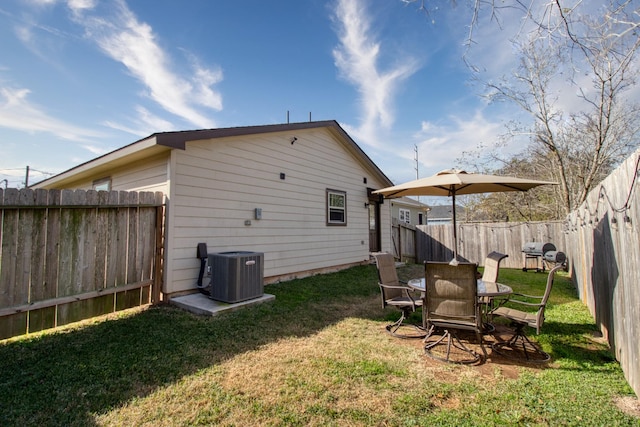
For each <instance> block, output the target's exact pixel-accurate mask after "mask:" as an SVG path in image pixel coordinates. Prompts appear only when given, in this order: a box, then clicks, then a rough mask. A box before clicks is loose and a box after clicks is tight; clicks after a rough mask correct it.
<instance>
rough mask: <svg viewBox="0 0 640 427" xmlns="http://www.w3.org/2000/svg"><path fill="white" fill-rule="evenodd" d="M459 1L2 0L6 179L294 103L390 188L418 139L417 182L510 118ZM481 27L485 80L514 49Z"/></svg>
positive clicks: (35, 175) (404, 176)
mask: <svg viewBox="0 0 640 427" xmlns="http://www.w3.org/2000/svg"><path fill="white" fill-rule="evenodd" d="M458 3H460V5H458V7H455V8H453V7H451V6H450V2H449V1H442V2H440V8H439V10H438V11H436V12H434V13H431V14H430V15H429V16H427V15H425V14H424V13H421V12H419V11H418V6H419V5H418V4H416V3H412V4H405V3H403V2H402V1H401V0H329V1H327V0H305V1H300V0H278V1H265V0H245V1H222V0H219V1H211V0H188V1H175V0H135V1H134V0H3V1H2V2H1V3H0V146H1V147H2V150H1V153H2V155H1V156H0V180H3V179H7V181H8V185H9V186H10V187H23V186H24V180H25V171H26V166H27V165H28V166H29V167H30V178H29V179H30V183H31V184H32V183H34V182H36V181H38V180H40V179H42V178H44V177H46V176H48V174H51V173H58V172H61V171H63V170H66V169H68V168H70V167H73V166H75V165H77V164H79V163H81V162H84V161H87V160H89V159H92V158H94V157H97V156H99V155H101V154H104V153H106V152H109V151H111V150H114V149H116V148H119V147H122V146H124V145H127V144H129V143H131V142H134V141H136V140H138V139H140V138H143V137H146V136H148V135H150V134H152V133H155V132H162V131H172V130H191V129H201V128H211V127H232V126H248V125H262V124H273V123H284V122H286V120H287V112H288V115H289V120H290V121H291V122H300V121H307V120H309V115H311V118H312V120H337V121H338V122H339V123H340V124H341V125H342V126H343V127H344V128H345V130H346V131H347V132H348V133H349V134H350V135H351V136H352V138H353V139H354V140H355V141H356V142H357V143H358V144H359V145H360V147H361V148H362V149H363V150H364V151H365V152H366V153H367V154H368V155H369V156H370V157H371V158H372V160H373V161H374V162H375V163H376V164H377V165H378V166H379V167H380V168H381V169H382V171H383V172H384V173H385V174H386V175H387V176H388V177H389V178H391V179H392V180H393V181H394V182H395V183H401V182H404V181H408V180H412V179H415V177H416V171H415V161H414V156H415V153H414V146H417V147H418V153H419V156H418V160H419V174H420V177H423V176H427V175H431V174H433V173H435V172H437V171H439V170H441V169H446V168H450V167H453V166H456V163H455V161H456V159H457V158H459V157H460V155H461V154H462V152H463V151H464V150H468V149H473V148H474V147H476V146H477V145H478V144H479V143H485V144H490V143H492V142H494V141H495V140H496V138H497V135H499V134H500V133H502V132H504V128H503V125H504V123H505V122H506V121H508V120H509V119H511V118H512V116H511V115H510V114H511V113H510V112H509V109H508V108H504V107H501V106H488V105H486V104H485V103H484V101H483V100H482V99H481V98H480V97H479V96H478V94H479V93H480V89H479V88H478V87H475V86H474V85H473V84H471V82H470V77H471V75H470V73H469V70H468V69H467V68H466V66H465V65H464V62H463V60H462V55H463V54H464V52H465V47H464V41H465V38H466V37H467V32H468V24H469V22H470V21H469V20H470V18H469V16H470V15H469V13H470V11H469V10H468V9H466V8H465V6H464V5H462V3H464V2H458ZM505 22H506V24H507V25H504V26H505V27H507V29H508V27H509V22H511V21H509V20H506V21H505ZM481 24H482V26H481V28H480V29H479V33H478V35H477V37H476V40H477V41H478V44H477V45H475V46H474V48H473V50H472V51H471V53H468V54H469V55H472V56H473V59H474V61H475V62H476V63H478V64H481V65H482V66H483V67H484V68H482V69H483V73H484V76H483V77H485V78H491V76H492V75H496V76H497V75H499V74H500V73H503V72H505V71H506V69H507V68H506V67H507V65H508V64H509V63H510V61H513V58H512V57H511V56H512V54H511V51H510V49H509V48H508V46H507V45H505V44H504V43H505V42H506V39H507V36H505V33H504V31H505V30H502V31H501V30H500V29H499V28H498V26H496V25H494V24H492V23H491V22H489V21H488V19H487V20H486V22H484V23H483V22H482V21H481ZM501 44H502V46H503V47H502V48H500V45H501ZM505 46H506V47H505ZM3 184H4V182H0V185H3Z"/></svg>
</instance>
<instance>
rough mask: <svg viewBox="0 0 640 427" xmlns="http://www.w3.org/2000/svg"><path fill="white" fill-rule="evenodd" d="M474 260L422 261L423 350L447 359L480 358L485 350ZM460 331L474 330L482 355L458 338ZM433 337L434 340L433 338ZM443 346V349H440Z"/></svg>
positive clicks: (465, 361)
mask: <svg viewBox="0 0 640 427" xmlns="http://www.w3.org/2000/svg"><path fill="white" fill-rule="evenodd" d="M477 267H478V266H477V264H472V263H466V262H465V263H463V262H461V263H458V265H455V266H454V265H451V264H449V263H444V262H427V263H425V290H426V296H425V305H424V307H423V310H424V314H425V321H426V326H427V329H428V334H427V336H426V337H425V339H424V343H425V346H424V349H425V353H426V354H427V355H428V356H430V357H433V358H435V359H438V360H442V361H445V362H450V363H463V364H473V363H478V362H483V361H484V360H485V359H486V357H487V353H486V350H485V348H484V343H483V340H482V331H483V325H482V316H481V313H480V305H479V303H478V287H477V279H476V271H477ZM462 332H467V333H474V334H475V337H476V340H477V341H478V343H479V344H480V348H481V349H482V355H481V354H479V353H478V352H477V351H475V350H473V349H471V348H469V347H468V346H467V345H465V344H464V342H463V341H462V340H461V339H460V334H461V333H462ZM432 338H435V340H432ZM442 347H444V350H440V349H441V348H442Z"/></svg>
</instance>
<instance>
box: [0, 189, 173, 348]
mask: <svg viewBox="0 0 640 427" xmlns="http://www.w3.org/2000/svg"><path fill="white" fill-rule="evenodd" d="M163 218H164V206H163V195H162V193H150V192H141V193H137V192H124V191H120V192H118V191H111V192H107V191H100V192H97V191H93V190H89V191H84V190H75V191H73V190H31V189H20V190H18V189H7V190H0V339H3V338H8V337H12V336H16V335H21V334H25V333H28V332H35V331H40V330H44V329H48V328H53V327H56V326H61V325H65V324H68V323H71V322H76V321H79V320H82V319H87V318H91V317H93V316H98V315H102V314H107V313H111V312H114V311H117V310H122V309H125V308H131V307H135V306H138V305H142V304H148V303H149V302H152V301H154V302H155V301H158V300H159V298H160V289H161V283H160V281H161V277H162V226H163Z"/></svg>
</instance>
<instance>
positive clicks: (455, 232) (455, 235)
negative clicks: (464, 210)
mask: <svg viewBox="0 0 640 427" xmlns="http://www.w3.org/2000/svg"><path fill="white" fill-rule="evenodd" d="M451 198H452V200H453V260H452V261H453V262H454V263H457V262H458V230H457V228H458V227H457V225H456V192H455V191H454V192H453V193H452V194H451Z"/></svg>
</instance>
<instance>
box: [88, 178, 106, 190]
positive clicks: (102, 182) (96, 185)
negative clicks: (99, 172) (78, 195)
mask: <svg viewBox="0 0 640 427" xmlns="http://www.w3.org/2000/svg"><path fill="white" fill-rule="evenodd" d="M92 188H93V189H94V190H96V191H111V177H106V178H100V179H96V180H95V181H93V185H92Z"/></svg>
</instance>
